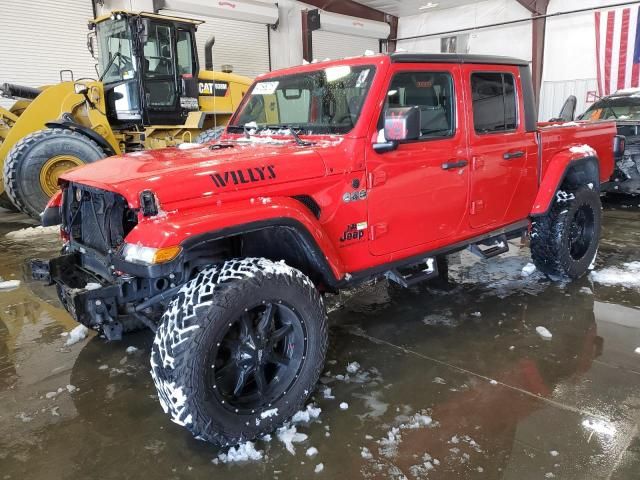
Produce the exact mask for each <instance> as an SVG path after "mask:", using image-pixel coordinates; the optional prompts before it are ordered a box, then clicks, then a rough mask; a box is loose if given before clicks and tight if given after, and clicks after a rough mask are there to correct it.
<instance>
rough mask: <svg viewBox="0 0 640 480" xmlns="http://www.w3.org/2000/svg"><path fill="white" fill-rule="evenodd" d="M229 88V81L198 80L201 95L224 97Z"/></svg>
mask: <svg viewBox="0 0 640 480" xmlns="http://www.w3.org/2000/svg"><path fill="white" fill-rule="evenodd" d="M227 90H229V84H228V83H227V82H198V92H199V93H200V95H203V96H208V97H224V96H225V95H226V94H227Z"/></svg>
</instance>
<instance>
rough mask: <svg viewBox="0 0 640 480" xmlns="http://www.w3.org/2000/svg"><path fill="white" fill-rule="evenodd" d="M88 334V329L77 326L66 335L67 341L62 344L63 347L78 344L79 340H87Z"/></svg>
mask: <svg viewBox="0 0 640 480" xmlns="http://www.w3.org/2000/svg"><path fill="white" fill-rule="evenodd" d="M88 333H89V329H88V328H87V327H85V326H84V325H78V326H77V327H76V328H74V329H73V330H71V331H70V332H69V333H68V335H67V341H66V342H64V346H65V347H69V346H71V345H73V344H74V343H78V342H79V341H81V340H84V339H85V338H87V334H88Z"/></svg>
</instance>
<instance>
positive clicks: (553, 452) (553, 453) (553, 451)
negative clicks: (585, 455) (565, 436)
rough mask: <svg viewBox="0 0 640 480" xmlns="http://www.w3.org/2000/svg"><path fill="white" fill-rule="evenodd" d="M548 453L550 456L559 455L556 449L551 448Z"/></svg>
mask: <svg viewBox="0 0 640 480" xmlns="http://www.w3.org/2000/svg"><path fill="white" fill-rule="evenodd" d="M549 454H550V455H551V456H552V457H557V456H558V455H560V454H559V453H558V451H557V450H551V451H550V452H549Z"/></svg>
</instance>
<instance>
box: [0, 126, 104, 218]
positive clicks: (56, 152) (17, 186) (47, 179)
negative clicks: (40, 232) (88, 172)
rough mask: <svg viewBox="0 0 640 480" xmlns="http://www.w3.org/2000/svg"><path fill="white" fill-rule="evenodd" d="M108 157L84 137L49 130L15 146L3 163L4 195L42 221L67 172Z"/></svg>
mask: <svg viewBox="0 0 640 480" xmlns="http://www.w3.org/2000/svg"><path fill="white" fill-rule="evenodd" d="M104 157H106V154H105V152H104V150H102V148H100V147H99V146H98V144H97V143H95V142H94V141H93V140H91V139H89V138H87V137H86V136H84V135H82V134H81V133H78V132H74V131H71V130H64V129H47V130H40V131H38V132H34V133H31V134H29V135H27V136H26V137H24V138H23V139H22V140H20V141H19V142H18V143H16V144H15V145H14V146H13V148H12V149H11V150H10V151H9V154H8V155H7V158H6V159H5V161H4V186H5V192H6V193H7V195H8V197H9V199H10V200H11V202H13V204H14V205H15V206H16V207H18V209H20V210H21V211H22V212H23V213H26V214H27V215H29V216H31V217H33V218H35V219H37V220H40V213H42V211H43V210H44V207H45V206H46V205H47V202H48V201H49V198H50V197H51V195H53V193H54V192H55V190H56V189H57V179H58V176H59V175H60V174H61V173H63V172H64V171H66V170H69V169H70V168H73V167H75V166H79V165H82V164H85V163H91V162H95V161H96V160H100V159H102V158H104Z"/></svg>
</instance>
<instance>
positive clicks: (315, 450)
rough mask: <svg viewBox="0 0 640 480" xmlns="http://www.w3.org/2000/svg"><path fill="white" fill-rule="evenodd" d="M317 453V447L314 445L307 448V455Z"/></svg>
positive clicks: (311, 455) (312, 455)
mask: <svg viewBox="0 0 640 480" xmlns="http://www.w3.org/2000/svg"><path fill="white" fill-rule="evenodd" d="M317 454H318V449H317V448H316V447H309V448H307V457H315V456H316V455H317Z"/></svg>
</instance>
